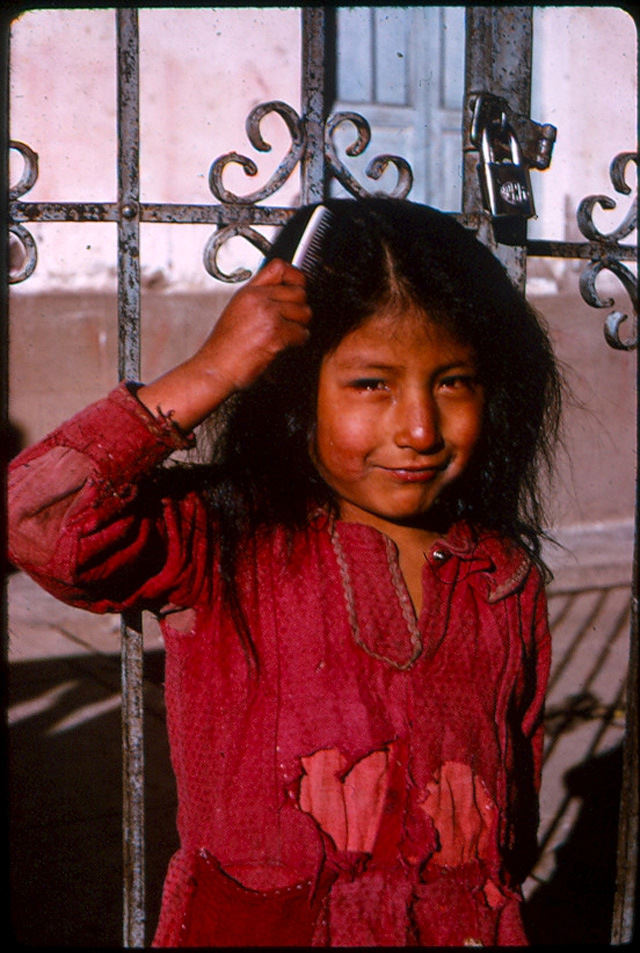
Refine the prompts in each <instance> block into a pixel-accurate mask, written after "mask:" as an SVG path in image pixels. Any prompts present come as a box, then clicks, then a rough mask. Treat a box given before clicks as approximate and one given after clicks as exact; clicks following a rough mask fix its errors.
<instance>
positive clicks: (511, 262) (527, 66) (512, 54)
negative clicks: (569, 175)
mask: <svg viewBox="0 0 640 953" xmlns="http://www.w3.org/2000/svg"><path fill="white" fill-rule="evenodd" d="M532 42H533V8H532V7H509V6H505V7H467V11H466V47H465V103H467V102H468V101H469V96H470V94H471V93H472V92H474V91H481V90H484V91H486V92H489V93H493V94H494V95H496V96H502V97H503V98H504V99H506V100H507V101H508V102H509V105H510V106H511V107H512V109H513V110H514V111H515V112H519V113H522V114H523V115H526V116H528V115H529V113H530V110H531V48H532ZM467 119H468V117H465V126H466V128H465V130H464V135H465V142H464V149H465V151H464V163H463V182H462V210H463V213H464V214H465V215H472V214H474V213H477V212H478V211H479V210H480V209H482V199H481V195H480V186H479V184H478V177H477V173H476V165H477V162H478V153H477V151H476V150H475V148H474V147H473V145H472V144H471V143H470V141H469V134H468V125H469V124H468V122H467ZM521 231H522V243H521V244H520V243H519V244H517V245H504V244H500V243H499V242H498V241H497V240H496V235H495V234H494V233H493V230H492V229H490V228H486V229H481V231H480V233H479V237H480V238H481V239H482V240H483V241H484V242H486V244H488V245H489V246H490V247H491V249H492V251H494V253H495V254H496V255H497V257H498V258H499V259H500V260H501V261H502V263H503V264H504V266H505V268H506V269H507V271H508V272H509V275H510V276H511V279H512V281H513V282H514V283H515V284H516V285H518V287H519V288H521V289H522V290H523V291H524V286H525V281H526V265H527V253H526V248H525V242H526V223H525V222H522V223H521Z"/></svg>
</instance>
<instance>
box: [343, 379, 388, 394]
mask: <svg viewBox="0 0 640 953" xmlns="http://www.w3.org/2000/svg"><path fill="white" fill-rule="evenodd" d="M351 386H352V387H353V388H354V390H365V391H366V390H384V388H385V387H386V382H385V381H384V380H382V378H380V377H360V378H358V379H357V380H355V381H351Z"/></svg>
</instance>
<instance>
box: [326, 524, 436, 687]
mask: <svg viewBox="0 0 640 953" xmlns="http://www.w3.org/2000/svg"><path fill="white" fill-rule="evenodd" d="M330 539H331V545H332V546H333V551H334V553H335V555H336V560H337V562H338V569H339V571H340V581H341V582H342V590H343V593H344V597H345V601H346V604H347V615H348V618H349V625H350V627H351V634H352V636H353V640H354V642H355V643H356V645H358V646H360V648H361V649H362V651H363V652H366V654H367V655H369V656H371V658H375V659H378V661H380V662H386V663H387V665H390V666H391V667H392V668H395V669H397V670H398V671H401V672H403V671H406V669H409V668H411V666H412V665H413V664H414V662H415V661H416V659H417V658H418V656H419V655H420V654H421V652H422V639H421V638H420V632H419V631H418V629H417V626H416V625H415V622H414V620H413V619H412V620H411V621H412V623H413V626H412V627H411V629H410V636H411V644H412V646H413V652H412V654H411V657H410V658H409V659H408V661H406V662H396V661H394V660H393V659H390V658H389V657H388V656H386V655H382V654H380V653H379V652H374V651H373V649H370V648H369V647H368V646H367V645H366V644H365V642H363V640H362V638H361V635H360V626H359V624H358V617H357V615H356V607H355V599H354V594H353V587H352V585H351V575H350V573H349V566H348V564H347V557H346V555H345V552H344V549H343V548H342V543H341V542H340V540H339V539H338V534H337V533H336V532H331V534H330ZM388 558H389V557H388V554H387V559H388ZM390 566H391V563H390ZM392 580H393V583H394V587H395V588H396V592H397V593H398V598H400V592H401V590H398V588H397V586H396V580H395V578H394V573H393V569H392ZM400 603H401V605H402V599H400ZM402 609H403V615H404V606H402ZM405 618H406V616H405ZM414 629H415V632H416V635H417V639H418V645H417V647H416V640H415V638H414V632H413V630H414Z"/></svg>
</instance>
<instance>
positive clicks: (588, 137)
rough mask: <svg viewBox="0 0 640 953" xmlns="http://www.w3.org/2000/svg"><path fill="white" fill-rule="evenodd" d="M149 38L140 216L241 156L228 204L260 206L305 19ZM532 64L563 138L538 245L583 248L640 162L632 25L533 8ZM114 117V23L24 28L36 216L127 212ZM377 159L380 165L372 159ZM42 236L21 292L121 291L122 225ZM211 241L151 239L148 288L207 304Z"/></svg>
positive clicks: (24, 93) (544, 112)
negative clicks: (581, 223) (58, 206)
mask: <svg viewBox="0 0 640 953" xmlns="http://www.w3.org/2000/svg"><path fill="white" fill-rule="evenodd" d="M140 38H141V117H142V127H141V138H142V146H141V174H142V199H143V201H145V200H146V201H158V202H196V203H206V202H209V201H215V200H214V198H213V196H212V195H211V193H210V191H209V188H208V181H207V178H208V170H209V166H210V164H211V162H212V160H213V159H214V158H216V157H217V156H219V155H221V154H223V153H226V152H229V151H237V152H240V153H243V154H246V155H249V156H251V157H252V158H254V160H255V161H256V162H257V165H258V168H259V170H260V174H259V176H258V177H256V179H248V178H247V177H246V176H245V175H244V173H243V172H242V171H241V170H239V169H238V170H237V171H234V170H229V171H228V173H227V177H226V179H225V183H226V184H227V186H228V187H229V188H231V189H232V190H235V191H239V192H249V191H253V190H254V189H255V188H256V186H257V185H258V184H261V183H263V182H264V181H266V179H267V178H268V175H269V173H270V172H271V171H272V170H273V169H274V168H275V167H276V166H277V164H278V162H279V161H280V159H281V158H282V157H283V155H284V154H285V152H286V149H287V146H288V144H289V136H288V133H287V131H286V129H285V128H284V125H283V123H282V121H281V120H280V119H278V118H277V117H272V118H269V119H267V120H265V122H264V126H263V129H264V132H265V135H266V137H267V138H268V139H269V141H271V142H272V143H273V146H274V148H273V150H272V152H271V153H268V154H260V153H256V152H255V151H254V150H253V149H252V147H251V146H250V145H249V143H248V141H247V138H246V133H245V130H244V122H245V118H246V116H247V114H248V113H249V111H250V109H251V108H252V107H253V106H255V105H256V104H257V103H259V102H264V101H267V100H270V99H282V100H284V101H285V102H288V103H289V104H290V105H291V106H293V107H294V108H295V109H296V110H298V109H299V85H300V82H299V59H300V11H299V9H296V8H292V7H290V8H283V9H278V8H269V9H263V8H260V9H258V8H242V7H238V8H224V9H218V10H216V9H213V10H211V9H205V8H193V9H189V8H180V9H168V8H156V9H148V8H146V9H145V8H143V9H142V10H141V11H140ZM533 52H534V64H533V72H534V95H533V106H532V116H533V118H534V119H536V120H538V121H542V122H552V123H553V124H554V125H556V126H557V127H558V138H557V142H556V145H555V149H554V154H553V160H552V165H551V168H550V169H549V170H548V171H546V172H544V173H539V172H535V171H534V172H533V173H532V182H533V187H534V192H535V196H536V205H537V210H538V220H537V221H534V222H532V223H531V226H530V234H531V235H532V237H536V238H541V237H544V238H553V239H567V238H568V239H575V238H578V237H579V236H578V234H577V232H576V226H575V208H576V207H577V204H578V202H579V201H580V199H582V198H583V197H585V196H587V195H591V194H594V193H604V194H608V195H611V196H613V195H614V193H613V189H612V186H611V183H610V181H609V173H608V167H609V163H610V161H611V159H612V158H613V156H614V155H615V154H616V153H617V152H619V151H627V150H631V151H632V150H633V149H634V148H635V143H636V108H635V103H636V30H635V24H634V22H633V20H632V19H631V17H630V16H629V15H628V14H627V13H625V12H624V11H622V10H620V9H617V8H615V7H572V6H567V7H557V8H556V7H534V51H533ZM459 69H460V70H462V69H463V64H462V62H460V64H459ZM115 108H116V90H115V13H114V10H113V9H91V10H87V9H71V10H35V11H29V12H27V13H25V14H23V15H22V16H21V17H20V18H19V19H18V20H17V21H16V22H15V23H14V26H13V29H12V34H11V136H12V138H15V139H19V140H22V141H24V142H26V143H27V144H28V145H30V146H31V148H33V149H35V150H36V151H37V152H38V153H39V155H40V176H39V179H38V182H37V183H36V186H35V187H34V188H33V190H32V191H31V192H30V193H28V195H27V196H25V199H26V200H38V199H40V200H66V201H74V200H75V201H82V200H85V201H89V200H98V201H109V200H113V199H114V198H115V195H116V164H115V156H116V119H115ZM368 151H369V153H370V154H371V155H374V154H375V143H372V144H371V146H370V147H369V150H368ZM17 164H18V166H19V163H17ZM634 171H635V167H633V166H632V167H631V168H630V170H629V173H630V175H631V176H632V177H633V176H634ZM16 174H17V173H16ZM633 184H634V185H635V182H634V183H633ZM297 192H298V177H297V174H294V176H292V179H291V180H290V181H289V183H287V186H286V187H285V188H283V189H282V190H281V191H280V192H279V193H277V194H276V196H274V197H273V198H272V199H270V200H269V204H283V205H290V204H296V201H297V199H296V196H297ZM618 200H619V209H620V211H616V212H613V213H611V212H608V213H598V215H597V216H596V219H597V221H598V223H600V224H601V227H602V228H603V229H605V230H606V231H610V230H611V229H612V228H614V227H615V226H616V225H617V224H618V222H619V221H620V219H621V217H622V212H623V211H624V210H625V209H626V208H627V207H628V204H629V200H628V199H626V198H624V197H622V196H620V197H618ZM32 231H33V234H34V237H36V240H37V242H38V249H39V264H38V268H37V270H36V273H35V274H34V275H33V276H32V277H31V278H30V279H29V280H28V281H27V282H25V284H24V285H23V286H22V287H21V288H19V289H18V290H19V292H23V293H34V292H36V291H41V290H52V289H54V288H78V287H86V288H91V289H92V290H95V289H96V288H100V287H103V288H112V287H113V286H114V281H115V226H114V225H109V224H107V225H103V224H82V225H78V224H75V225H70V224H66V223H65V224H60V225H57V224H52V223H46V224H41V225H34V226H33V228H32ZM211 231H212V229H211V228H210V227H209V226H184V225H176V226H165V225H155V224H154V225H145V226H143V228H142V265H143V277H144V280H146V281H147V282H149V283H153V284H154V285H155V286H156V287H158V286H163V285H164V286H167V287H170V288H171V290H181V289H194V290H198V289H208V288H210V287H211V285H212V282H213V279H211V278H210V277H209V276H208V275H207V273H206V272H205V270H204V268H203V267H202V264H201V257H202V250H203V247H204V244H205V242H206V240H207V238H208V236H209V235H210V234H211ZM235 244H236V257H241V256H246V255H247V252H248V259H249V263H250V264H251V263H252V262H254V261H257V259H258V255H257V253H254V252H253V251H252V250H249V247H248V246H247V245H246V243H245V242H244V241H240V240H237V241H236V243H235ZM240 246H241V247H240ZM553 268H554V269H555V270H556V271H562V270H563V268H564V266H563V264H562V263H560V262H559V263H556V264H554V265H553V266H552V269H553ZM552 269H551V270H552ZM602 280H606V279H605V278H604V277H603V279H602Z"/></svg>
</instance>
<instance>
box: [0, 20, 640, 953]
mask: <svg viewBox="0 0 640 953" xmlns="http://www.w3.org/2000/svg"><path fill="white" fill-rule="evenodd" d="M116 17H117V43H118V196H117V200H116V201H114V202H101V203H98V202H92V203H86V202H85V203H72V202H64V203H54V202H38V203H35V202H26V201H24V196H25V195H26V193H28V191H29V190H30V188H31V187H32V186H33V184H34V183H35V181H36V178H37V156H36V155H35V154H34V153H33V152H32V150H31V149H30V148H29V147H28V145H26V144H23V143H11V147H12V148H14V149H16V150H17V151H18V152H19V153H21V155H22V156H23V159H24V172H23V175H22V177H21V179H20V181H19V182H18V184H17V185H16V186H15V187H14V188H13V189H12V190H11V191H10V193H9V221H10V226H9V227H10V231H11V232H12V234H13V235H14V236H15V238H17V239H18V241H19V242H20V243H21V245H22V247H23V250H24V253H25V254H24V263H23V265H22V267H21V269H20V271H19V273H18V274H16V275H14V276H13V278H12V280H13V281H24V280H25V279H27V278H28V277H29V275H30V274H31V273H32V272H33V270H34V268H35V265H36V260H37V250H36V245H35V242H34V240H33V237H32V236H31V234H30V232H29V230H28V228H27V227H26V226H25V224H23V223H29V222H45V221H50V222H51V221H68V222H78V221H101V222H115V223H117V228H118V304H119V318H118V322H119V323H118V331H119V353H118V374H119V377H120V378H133V379H138V378H139V376H140V298H141V282H140V258H139V233H140V224H141V223H143V222H165V223H169V222H170V223H176V224H179V223H186V224H189V223H200V224H202V223H204V224H210V225H212V226H214V227H215V231H214V232H213V234H212V236H211V238H210V239H209V241H208V243H207V245H206V248H205V253H204V260H205V267H206V268H207V270H208V271H209V273H210V274H211V275H212V276H214V277H216V278H218V279H220V280H223V281H242V280H244V279H246V278H247V277H248V273H247V272H239V273H235V274H234V275H231V276H228V275H224V274H223V273H222V272H221V271H220V268H219V266H218V263H217V253H218V250H219V249H220V247H221V246H222V245H223V244H224V243H225V242H226V241H227V240H228V239H229V238H230V237H232V236H237V235H240V236H243V237H244V238H245V239H247V240H248V241H249V242H251V243H253V244H254V245H256V246H257V247H258V248H259V249H260V250H261V251H266V250H267V248H268V242H267V240H266V238H265V237H264V235H263V234H261V233H260V232H259V231H257V230H256V229H255V228H254V226H256V225H257V226H260V225H282V224H284V223H285V222H286V221H287V219H288V218H289V217H290V215H291V214H292V210H291V209H289V208H286V207H280V206H276V205H274V206H266V205H264V204H258V203H260V202H264V200H265V199H267V198H268V197H269V196H271V195H273V194H274V193H275V192H277V190H278V189H279V188H280V186H281V185H282V184H283V183H284V182H285V181H286V179H287V178H288V177H289V176H290V175H291V173H292V172H293V171H294V169H299V172H300V180H301V192H300V199H301V202H302V203H307V202H314V201H320V200H322V199H323V197H325V195H326V194H328V189H329V187H330V182H331V180H332V179H335V180H338V181H339V182H340V183H341V184H342V186H343V187H344V188H345V189H346V190H347V191H348V192H349V193H350V194H352V195H359V194H362V192H363V191H364V190H363V187H362V186H361V185H360V184H359V183H358V182H357V181H356V180H355V179H354V178H353V177H352V176H351V174H350V173H349V171H348V170H347V169H346V168H345V166H344V165H343V164H342V163H341V161H340V159H339V158H338V154H337V151H336V149H335V147H334V144H333V133H334V131H335V130H336V128H337V127H338V126H339V125H341V124H343V123H346V122H348V123H350V124H351V125H352V126H354V127H355V130H356V138H355V141H354V143H353V145H352V147H351V153H352V154H355V155H358V154H360V153H361V152H363V151H364V149H365V148H366V146H367V144H368V141H369V136H370V131H369V127H368V124H367V122H366V120H365V119H364V118H363V117H361V116H359V115H357V114H354V113H339V114H334V115H329V114H328V110H329V108H330V106H331V103H330V102H329V101H328V99H329V97H328V96H327V94H326V89H327V82H326V80H327V77H326V76H325V65H324V64H325V62H326V61H327V57H326V54H327V55H328V53H329V45H328V43H327V37H328V36H329V35H330V25H331V12H330V10H328V9H325V8H322V7H309V8H303V9H302V10H301V17H302V91H301V93H302V95H301V103H302V105H301V112H300V115H298V114H297V113H296V112H295V111H294V110H293V109H292V108H291V107H290V106H288V105H287V104H285V103H282V102H271V103H265V104H261V105H259V106H257V107H256V108H255V109H253V111H252V112H251V114H250V115H249V117H248V119H247V133H248V136H249V139H250V141H251V143H252V145H253V146H254V147H255V148H256V149H258V150H262V151H265V150H266V149H268V148H269V147H268V146H267V145H266V143H265V142H264V140H263V139H262V136H261V133H260V122H261V120H262V118H263V117H264V116H265V115H267V114H268V113H269V112H276V113H278V114H279V115H280V116H281V117H282V119H283V120H284V122H285V123H286V125H287V128H288V130H289V133H290V136H291V145H290V148H289V152H288V154H287V156H286V157H285V159H284V160H283V162H282V163H281V165H280V167H279V168H278V169H277V171H276V172H275V173H274V175H273V176H272V177H271V179H270V180H269V182H268V183H267V184H266V185H265V186H264V187H263V188H262V189H260V190H259V191H256V192H253V193H251V194H249V195H243V196H240V195H235V194H233V193H230V192H228V191H227V190H226V189H225V188H224V186H223V184H222V172H223V170H224V168H225V166H226V165H227V164H228V163H231V162H233V163H239V164H241V165H242V166H243V167H244V169H245V171H246V172H247V173H249V174H253V173H254V172H255V171H256V170H255V166H254V164H253V162H252V160H250V159H248V158H247V157H244V156H241V155H239V154H238V153H235V152H231V153H228V154H227V155H225V156H221V157H220V158H219V159H217V160H216V162H214V163H213V165H212V167H211V171H210V177H209V181H210V186H211V189H212V192H213V194H214V196H215V198H216V199H217V203H216V204H211V205H179V204H154V203H146V202H145V203H142V202H141V201H140V188H139V105H138V101H139V67H138V62H139V57H138V22H137V10H136V9H135V8H122V9H118V10H117V11H116ZM531 51H532V8H531V7H507V8H506V9H505V8H503V7H469V8H467V11H466V62H465V101H464V127H463V151H464V163H463V200H462V211H461V213H460V214H459V215H458V216H457V217H458V218H459V219H460V220H461V221H462V222H463V224H465V225H466V226H467V227H469V228H471V229H473V230H474V231H476V233H477V234H478V236H479V237H480V238H481V240H482V241H484V242H485V243H486V244H488V245H489V246H490V247H491V248H492V250H493V251H494V253H495V254H496V255H497V256H498V257H499V258H500V259H501V260H502V261H503V263H504V264H505V266H506V267H507V269H508V271H509V273H510V275H511V277H512V279H513V280H514V282H516V283H517V284H518V285H519V286H521V287H522V288H524V285H525V280H526V263H527V258H529V257H532V256H538V257H549V258H565V259H581V260H583V261H584V262H585V263H586V265H585V269H584V271H583V273H582V275H581V277H580V290H581V293H582V295H583V298H584V300H585V301H587V302H588V303H589V304H590V305H592V306H593V307H597V308H607V307H610V305H611V302H609V301H603V300H601V299H600V297H599V295H598V293H597V291H596V289H595V280H596V277H597V275H598V274H599V273H600V272H601V271H602V270H609V271H611V272H613V274H614V275H616V277H617V278H618V279H619V280H620V281H621V283H622V285H623V286H624V288H625V290H626V291H627V293H628V294H629V297H630V299H631V302H632V305H633V309H634V317H633V322H635V320H636V317H637V281H636V278H635V277H634V275H633V273H632V272H631V271H630V270H629V268H628V267H627V266H625V265H624V264H623V262H624V261H625V260H626V261H632V260H635V259H636V256H637V250H636V248H635V247H632V246H629V245H623V244H621V242H622V241H623V239H625V238H626V237H627V236H628V235H629V234H631V232H632V231H633V230H634V229H635V228H636V214H637V213H636V207H635V203H634V205H633V208H632V210H631V211H630V212H629V214H628V215H627V217H626V218H625V220H624V222H623V223H622V224H621V225H620V226H619V227H618V228H617V229H616V230H615V231H613V232H611V233H609V234H602V233H601V232H600V231H598V229H597V228H596V226H595V225H594V222H593V219H592V211H593V209H594V206H595V205H596V204H600V205H601V206H602V207H604V208H613V207H615V203H614V202H613V201H612V200H611V199H610V198H608V197H606V196H590V197H589V198H586V199H585V200H584V201H583V202H582V203H581V206H580V209H579V212H578V227H579V229H580V232H581V233H582V235H583V236H584V239H585V240H584V241H580V242H562V241H554V240H535V241H534V240H530V239H527V236H526V225H525V223H524V221H522V222H519V223H518V224H517V226H516V227H515V228H514V229H512V230H511V233H510V234H509V235H508V236H506V237H505V236H504V235H502V234H501V233H500V229H499V228H498V227H497V226H496V223H495V221H493V220H492V219H491V217H490V216H489V214H488V213H487V212H486V211H484V209H483V205H482V200H481V195H480V189H479V186H478V180H477V175H476V165H477V163H478V128H479V124H481V123H483V122H486V121H490V120H491V118H492V116H493V115H494V111H495V110H498V113H499V114H500V113H502V115H505V114H506V115H507V116H508V118H509V121H510V122H511V123H512V124H513V125H514V127H515V128H516V129H517V132H518V136H519V138H520V141H521V143H522V148H523V154H524V157H525V161H526V164H527V165H528V166H530V167H535V168H539V169H543V168H546V166H547V165H548V164H549V159H550V152H551V148H552V145H553V137H554V130H553V127H549V126H544V125H539V124H538V123H534V122H532V121H531V120H530V119H529V112H530V93H531ZM631 160H633V161H636V162H637V155H636V154H635V153H625V154H623V155H620V156H617V157H616V158H615V159H614V161H613V163H612V166H611V180H612V183H613V186H614V189H615V190H616V191H617V192H619V193H629V192H630V188H629V186H628V185H627V184H626V182H625V169H626V166H627V164H628V162H629V161H631ZM388 166H391V167H395V169H396V170H397V184H396V186H395V188H394V190H393V194H394V195H396V196H399V197H402V198H404V197H405V196H407V195H408V194H409V191H410V188H411V181H412V175H411V169H410V167H409V165H408V164H407V162H406V161H405V160H404V159H402V158H401V157H397V156H388V155H385V156H378V157H376V158H375V159H374V160H373V161H372V162H371V163H370V165H369V167H368V169H367V175H369V176H370V177H371V178H372V179H374V180H375V179H377V178H379V177H380V176H381V174H382V173H383V172H384V170H385V169H386V168H387V167H388ZM625 318H626V316H625V315H624V314H621V313H619V312H613V313H612V314H610V315H609V316H608V318H607V319H606V325H605V335H606V338H607V341H608V342H609V344H610V345H611V346H612V347H615V348H622V349H631V348H633V347H635V346H636V345H637V338H636V339H634V338H633V335H632V336H631V337H629V338H628V339H626V340H622V338H621V334H620V329H621V325H622V323H623V321H624V320H625ZM633 333H634V334H637V331H636V330H635V324H634V332H633ZM4 396H5V400H6V394H5V395H4ZM637 512H638V506H637V505H636V514H637ZM635 538H636V557H635V560H634V565H636V566H637V539H638V533H637V515H636V537H635ZM633 585H634V589H633V594H632V616H631V618H632V622H631V629H632V631H631V657H630V665H629V683H628V691H627V717H626V736H625V751H624V773H623V784H622V800H621V812H620V825H619V845H618V880H617V889H616V900H615V909H614V922H613V928H612V941H613V942H615V943H621V942H628V941H630V939H631V935H632V929H633V905H634V899H635V882H636V869H637V868H636V864H637V861H636V851H637V846H636V845H637V818H638V763H637V745H638V737H637V695H638V675H637V664H638V663H637V634H638V611H637V606H638V591H637V585H638V583H637V573H636V572H634V584H633ZM142 671H143V643H142V632H141V620H140V617H139V616H137V615H128V616H126V617H125V618H124V619H123V621H122V695H123V706H122V731H123V744H122V750H123V766H124V783H123V792H124V831H123V844H124V871H125V881H124V925H123V942H124V945H125V946H134V947H135V946H143V945H144V943H145V897H144V799H143V788H144V784H143V782H144V763H143V698H142Z"/></svg>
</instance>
